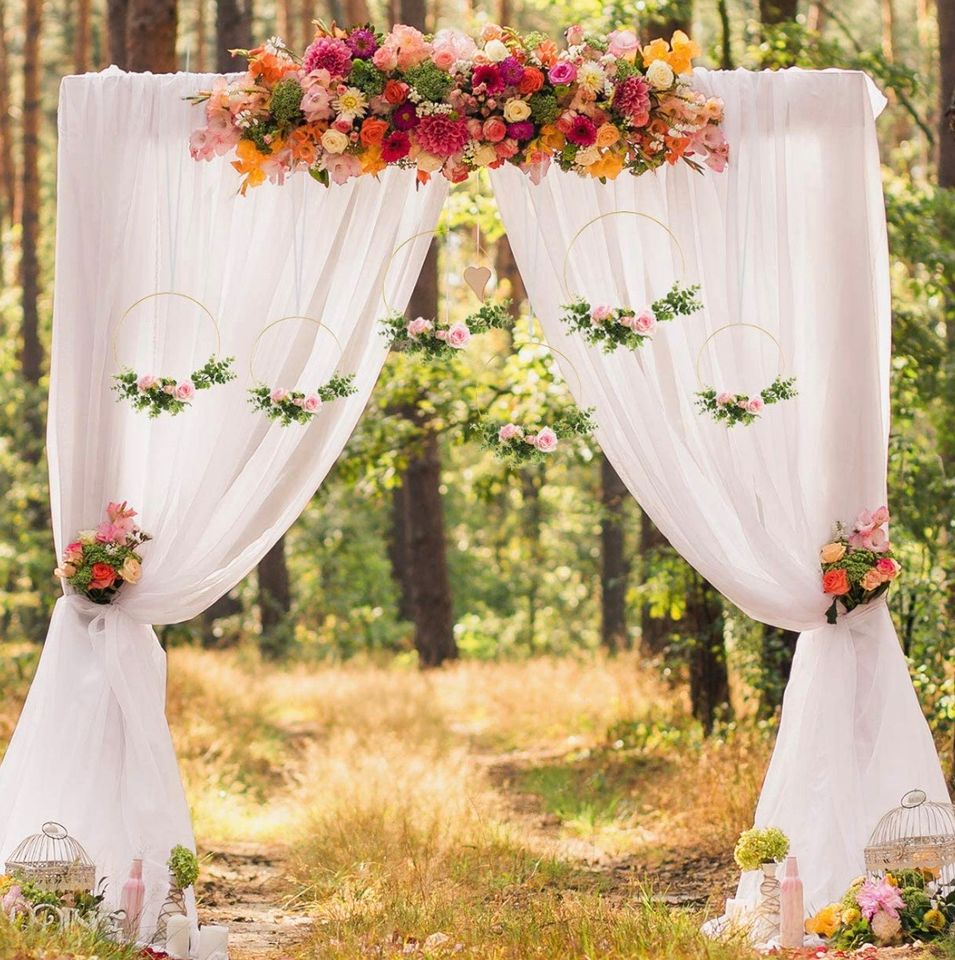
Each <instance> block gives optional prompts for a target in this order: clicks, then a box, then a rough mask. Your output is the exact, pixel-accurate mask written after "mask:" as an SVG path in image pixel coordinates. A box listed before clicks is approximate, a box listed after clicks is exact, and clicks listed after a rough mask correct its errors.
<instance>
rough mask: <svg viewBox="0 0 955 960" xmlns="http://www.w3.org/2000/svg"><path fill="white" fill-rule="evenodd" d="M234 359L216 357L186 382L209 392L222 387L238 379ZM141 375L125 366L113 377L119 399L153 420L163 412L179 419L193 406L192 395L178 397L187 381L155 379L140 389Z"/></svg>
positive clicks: (170, 378) (193, 373)
mask: <svg viewBox="0 0 955 960" xmlns="http://www.w3.org/2000/svg"><path fill="white" fill-rule="evenodd" d="M234 360H235V357H224V358H222V359H219V358H218V357H216V356H215V355H213V356H211V357H209V359H208V360H207V361H206V362H205V363H204V364H203V365H202V366H201V367H199V369H198V370H194V371H193V372H192V373H191V374H190V375H189V377H188V378H187V380H188V381H189V382H191V384H192V386H193V387H194V388H195V389H196V390H209V389H210V388H212V387H214V386H217V385H219V384H223V383H228V382H229V381H230V380H235V377H236V374H235V371H234V370H233V369H232V363H233V362H234ZM139 379H140V374H138V373H137V372H136V371H135V370H131V369H130V368H129V367H126V368H125V369H124V370H121V371H120V372H119V373H117V374H114V375H113V380H114V383H113V389H114V390H115V391H116V393H117V394H118V397H117V399H118V400H128V401H129V403H131V404H132V407H133V409H134V410H136V411H137V412H142V411H145V412H146V414H147V416H148V417H149V418H150V419H153V418H155V417H158V416H159V415H160V414H161V413H168V414H169V415H170V416H173V417H175V416H177V415H178V414H180V413H182V412H183V410H187V409H188V408H189V407H190V406H191V400H190V398H189V396H182V395H179V394H177V386H179V385H182V384H183V383H184V382H185V381H178V382H177V381H176V379H175V378H174V377H154V378H153V379H154V381H155V382H154V383H152V384H151V385H149V386H148V387H145V388H143V389H140V387H139Z"/></svg>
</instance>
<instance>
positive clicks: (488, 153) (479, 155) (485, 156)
mask: <svg viewBox="0 0 955 960" xmlns="http://www.w3.org/2000/svg"><path fill="white" fill-rule="evenodd" d="M495 160H497V151H496V150H495V149H494V147H492V146H491V145H490V144H489V143H482V144H481V146H479V147H478V148H477V150H475V151H474V164H475V166H478V167H487V166H490V165H491V164H492V163H494V161H495Z"/></svg>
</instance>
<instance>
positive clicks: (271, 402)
mask: <svg viewBox="0 0 955 960" xmlns="http://www.w3.org/2000/svg"><path fill="white" fill-rule="evenodd" d="M357 390H358V388H357V387H356V386H355V375H354V374H353V373H346V374H342V373H336V374H335V375H334V376H333V377H332V378H331V379H330V380H329V381H328V382H327V383H324V384H322V385H321V386H320V387H318V388H317V389H316V390H315V391H314V393H313V394H305V393H303V392H302V391H301V390H285V391H283V393H282V396H281V397H279V398H273V390H272V388H271V387H270V386H268V384H264V383H259V384H257V385H256V386H254V387H251V388H250V389H249V403H250V404H252V407H253V409H254V410H257V411H258V412H259V413H264V414H265V415H266V417H268V418H269V420H273V421H275V422H277V423H279V424H281V425H282V426H283V427H288V426H291V425H292V424H293V423H300V424H301V423H311V422H312V418H313V417H315V416H318V415H319V414H320V413H321V409H322V406H323V405H324V404H326V403H331V402H332V401H333V400H339V399H341V398H343V397H350V396H351V395H352V394H353V393H355V392H356V391H357Z"/></svg>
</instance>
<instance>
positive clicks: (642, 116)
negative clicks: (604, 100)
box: [613, 77, 650, 127]
mask: <svg viewBox="0 0 955 960" xmlns="http://www.w3.org/2000/svg"><path fill="white" fill-rule="evenodd" d="M613 108H614V110H616V111H617V112H618V113H622V114H623V115H624V116H625V117H626V118H627V119H628V120H630V122H631V123H633V124H635V125H636V126H638V127H642V126H645V125H646V123H647V122H648V121H649V119H650V88H649V87H648V86H647V81H646V80H644V79H643V77H627V79H626V80H624V81H623V83H621V84H618V85H617V89H616V90H615V91H614V94H613Z"/></svg>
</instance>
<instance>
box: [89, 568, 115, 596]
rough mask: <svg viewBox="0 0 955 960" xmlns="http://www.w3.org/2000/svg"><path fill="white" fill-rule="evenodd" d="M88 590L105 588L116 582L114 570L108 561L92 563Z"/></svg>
mask: <svg viewBox="0 0 955 960" xmlns="http://www.w3.org/2000/svg"><path fill="white" fill-rule="evenodd" d="M91 572H92V574H93V579H92V580H90V585H89V589H90V590H106V589H108V588H109V587H111V586H112V585H113V584H114V583H115V582H116V571H115V570H114V569H113V568H112V567H111V566H110V565H109V564H108V563H94V564H93V569H92V571H91Z"/></svg>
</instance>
